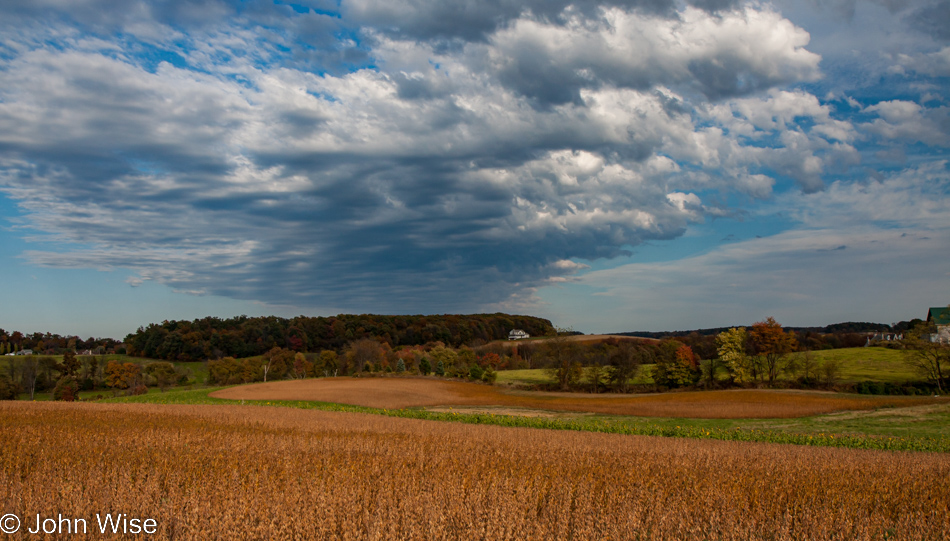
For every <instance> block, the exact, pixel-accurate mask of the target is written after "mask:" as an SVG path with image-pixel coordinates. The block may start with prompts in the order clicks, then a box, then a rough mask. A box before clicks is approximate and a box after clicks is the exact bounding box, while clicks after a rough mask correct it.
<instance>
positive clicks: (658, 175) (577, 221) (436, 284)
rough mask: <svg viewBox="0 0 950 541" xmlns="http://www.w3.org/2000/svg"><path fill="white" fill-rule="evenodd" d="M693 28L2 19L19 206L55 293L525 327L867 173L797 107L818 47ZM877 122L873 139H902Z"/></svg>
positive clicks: (546, 15)
mask: <svg viewBox="0 0 950 541" xmlns="http://www.w3.org/2000/svg"><path fill="white" fill-rule="evenodd" d="M109 6H112V7H113V8H114V9H113V12H110V13H99V11H100V10H102V9H105V8H106V7H109ZM387 6H390V7H387ZM700 7H701V8H702V9H700V8H696V7H690V6H683V5H681V4H679V3H677V4H671V3H665V2H659V1H657V2H641V3H635V4H629V3H609V2H608V3H604V4H593V3H590V4H587V3H575V4H571V5H570V6H568V5H567V4H566V3H560V4H559V3H557V2H555V3H530V2H529V3H513V2H512V3H508V2H503V1H500V2H494V3H492V2H488V3H478V4H471V5H470V4H467V3H429V2H423V1H418V2H408V1H407V2H401V3H394V4H386V5H385V6H384V5H380V4H378V3H371V2H352V3H345V4H343V6H341V7H340V9H339V10H337V11H338V12H337V11H334V10H335V6H332V5H331V6H325V5H323V4H320V3H303V4H300V5H297V6H296V8H297V9H294V8H290V7H288V6H276V5H272V4H270V3H255V2H251V3H246V4H242V5H241V6H239V7H236V6H235V5H233V4H230V3H220V4H215V3H199V4H194V3H188V2H168V3H148V2H129V3H121V5H113V4H102V3H95V2H91V1H90V2H78V3H65V4H56V3H53V2H47V3H44V4H36V5H35V6H34V7H29V8H28V7H23V8H16V7H15V6H13V5H12V4H2V5H0V12H2V13H10V14H14V15H16V17H19V20H20V21H21V22H25V21H31V22H33V23H34V24H32V25H30V24H23V25H21V27H20V28H19V29H14V28H13V26H14V25H13V23H8V24H9V25H10V26H8V28H10V30H9V34H8V37H7V39H6V40H5V41H4V43H3V49H2V51H3V54H0V72H2V77H0V190H3V191H4V193H6V194H8V195H9V196H10V197H12V198H13V199H15V200H17V201H18V204H19V205H20V207H21V208H22V209H23V210H24V211H25V212H26V218H25V220H26V221H27V222H28V223H29V224H30V225H31V227H33V228H34V229H36V230H39V231H42V232H45V233H47V234H48V236H49V237H50V238H52V239H54V240H55V241H57V242H60V243H66V244H68V245H69V247H68V248H66V249H53V248H47V249H43V248H42V247H40V249H35V250H31V251H28V252H27V253H25V254H24V256H25V257H26V258H27V259H28V260H29V261H30V262H32V263H33V264H37V265H43V266H50V267H65V268H90V267H91V268H124V269H131V270H133V271H134V272H135V273H136V276H134V277H133V278H130V280H129V283H130V285H133V286H134V285H137V284H140V283H142V282H143V281H145V280H153V281H156V282H159V283H163V284H166V285H169V286H171V287H173V288H174V289H176V290H178V291H186V292H191V293H193V294H209V295H222V296H227V297H232V298H239V299H251V300H257V301H262V302H268V303H272V304H281V305H290V306H328V305H333V306H341V307H347V308H348V309H350V310H362V311H400V312H404V311H456V310H470V309H471V307H472V306H487V305H500V303H509V304H510V305H518V303H522V304H521V305H523V303H525V302H530V301H531V295H532V294H533V292H534V291H536V290H537V288H540V287H543V286H545V285H547V284H550V283H552V282H561V283H564V282H569V281H571V280H574V279H575V278H576V277H577V276H578V275H579V274H580V273H583V272H585V271H586V270H587V269H585V267H584V265H585V264H583V263H579V262H577V261H576V260H594V259H598V258H615V257H620V256H624V255H627V254H629V253H630V252H631V248H632V247H634V246H636V245H638V244H640V243H643V242H645V241H649V240H656V239H673V238H676V237H678V236H681V235H683V234H684V232H685V231H687V229H688V228H689V227H690V226H691V224H698V223H703V222H705V221H707V220H709V219H713V218H718V217H722V216H729V215H734V214H735V213H740V212H742V211H743V209H742V208H740V207H741V203H738V202H737V201H736V196H743V197H745V198H749V197H751V198H757V199H759V200H765V199H768V198H770V197H772V196H773V195H774V194H775V193H776V192H778V193H784V192H785V191H787V190H788V187H789V186H788V185H789V184H790V183H791V182H792V180H789V179H793V180H794V181H795V182H797V183H798V186H799V187H800V188H801V189H802V190H804V191H806V192H815V193H820V190H821V189H822V188H823V187H824V186H825V178H826V176H827V174H828V173H827V172H828V171H829V170H832V169H834V168H835V167H838V166H840V167H844V168H847V167H850V166H851V165H854V164H856V163H857V162H858V158H857V151H856V150H855V148H854V146H853V145H854V144H857V142H858V141H859V140H860V139H861V134H859V133H858V130H856V128H855V127H854V124H853V123H852V122H851V121H850V119H848V118H845V117H842V116H841V115H840V114H839V113H838V112H837V111H835V110H834V108H833V107H832V106H830V105H829V104H828V103H822V102H821V101H820V100H818V99H817V98H816V97H815V96H814V95H813V94H812V93H810V92H809V91H807V90H806V89H805V87H801V88H789V87H791V86H795V85H804V84H808V83H814V82H816V81H818V80H819V79H820V77H821V73H820V71H819V69H818V63H819V60H820V58H819V57H818V55H816V54H814V53H812V52H810V51H809V50H808V49H807V46H808V43H809V34H808V33H807V32H806V31H804V30H803V29H802V28H799V27H797V26H795V25H794V24H792V23H791V22H789V21H788V20H787V19H785V18H783V17H782V16H781V15H780V14H778V13H777V12H776V11H774V10H772V9H769V8H768V7H763V6H762V5H759V4H748V5H743V6H739V5H736V4H733V3H729V2H723V3H718V2H704V3H702V5H701V6H700ZM304 8H307V9H304ZM310 8H313V9H310ZM397 8H398V9H397ZM3 10H6V11H3ZM36 10H46V11H43V12H42V13H47V12H48V13H49V14H50V17H48V20H49V21H50V22H49V24H47V25H41V24H39V23H37V22H36V21H40V20H42V17H41V15H42V13H41V12H40V11H36ZM387 10H388V11H387ZM445 10H450V11H452V10H454V11H453V13H454V12H458V13H460V14H461V16H460V17H459V18H458V19H454V20H457V21H459V24H458V25H452V24H444V25H441V26H440V25H438V24H436V22H437V21H440V20H441V21H442V22H445V21H446V20H447V19H446V17H447V15H446V12H445ZM53 15H55V16H53ZM464 21H469V22H471V23H472V25H471V26H465V25H464V24H462V22H464ZM328 36H329V37H328ZM875 107H877V108H875V109H869V110H868V111H869V112H870V113H874V114H878V115H880V118H879V119H878V120H881V121H882V122H886V123H887V125H886V126H885V125H883V124H882V125H880V126H878V125H877V124H874V123H873V122H872V123H871V124H870V126H869V129H868V131H869V133H872V134H877V135H880V136H881V137H886V138H891V137H892V136H891V135H889V134H890V133H891V132H889V131H887V130H898V131H900V130H902V129H904V128H901V127H900V126H901V123H900V122H901V121H900V119H898V118H896V117H893V115H892V116H888V115H889V114H890V113H889V109H887V107H889V106H887V105H879V106H875ZM921 114H923V113H921ZM908 129H909V127H908ZM875 130H877V131H875ZM905 131H906V130H905ZM895 133H897V132H895ZM900 133H904V132H900ZM935 133H937V134H938V135H939V133H940V132H935ZM927 137H928V138H927V139H926V140H925V142H934V141H937V139H935V138H934V137H936V136H927ZM842 164H844V165H842ZM796 193H797V191H796ZM736 244H739V243H736ZM736 244H733V245H736ZM840 245H847V246H848V250H847V252H848V253H851V252H852V247H853V246H858V245H859V244H855V243H853V242H851V241H849V240H847V239H842V241H841V242H838V243H837V244H834V246H832V247H835V246H840ZM512 303H513V304H512Z"/></svg>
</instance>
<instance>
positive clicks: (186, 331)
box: [125, 313, 554, 361]
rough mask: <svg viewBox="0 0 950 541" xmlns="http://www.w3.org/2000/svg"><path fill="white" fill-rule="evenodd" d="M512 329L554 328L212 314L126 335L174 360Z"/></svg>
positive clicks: (521, 321) (515, 320) (541, 323)
mask: <svg viewBox="0 0 950 541" xmlns="http://www.w3.org/2000/svg"><path fill="white" fill-rule="evenodd" d="M512 329H523V330H524V331H526V332H527V333H528V334H530V335H532V336H541V335H546V334H551V333H553V332H554V327H553V326H552V325H551V322H550V321H548V320H546V319H541V318H537V317H531V316H516V315H509V314H500V313H499V314H473V315H434V316H382V315H372V314H364V315H345V314H341V315H338V316H334V317H304V316H300V317H295V318H293V319H284V318H280V317H274V316H269V317H247V316H239V317H235V318H231V319H220V318H216V317H208V318H204V319H196V320H194V321H165V322H162V323H160V324H159V323H153V324H151V325H149V326H147V327H140V328H139V329H138V330H137V331H136V332H134V333H132V334H130V335H128V336H127V337H126V339H125V343H126V346H127V347H128V353H129V354H130V355H135V356H140V357H150V358H155V359H166V360H175V361H203V360H205V359H216V358H221V357H236V358H241V357H252V356H255V355H263V354H264V353H265V352H267V351H268V350H270V349H271V348H274V347H281V348H285V349H292V350H294V351H304V352H306V351H320V350H325V349H327V350H339V349H342V348H343V347H344V346H346V344H348V343H350V342H353V341H354V340H359V339H361V338H374V339H378V340H382V341H385V342H387V343H389V345H391V346H392V347H397V346H415V345H422V344H425V343H428V342H442V343H444V344H446V345H448V346H453V347H458V346H460V345H463V344H475V343H478V342H488V341H491V340H499V339H503V338H507V337H508V332H509V331H511V330H512Z"/></svg>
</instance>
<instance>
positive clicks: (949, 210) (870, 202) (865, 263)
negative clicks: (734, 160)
mask: <svg viewBox="0 0 950 541" xmlns="http://www.w3.org/2000/svg"><path fill="white" fill-rule="evenodd" d="M946 166H947V164H946V162H943V161H938V162H932V163H928V164H926V165H923V166H920V167H918V168H914V169H910V170H907V171H904V172H902V173H899V174H895V175H892V176H890V177H888V178H887V179H885V180H884V182H881V183H877V182H874V183H870V184H867V185H856V184H845V183H834V184H832V185H831V186H829V188H828V189H827V190H826V191H824V192H821V193H815V194H789V195H787V196H784V197H782V198H779V200H778V201H777V202H776V203H775V207H774V208H772V209H769V210H770V211H772V212H774V211H779V210H780V209H783V210H784V211H786V212H791V213H794V214H795V215H796V216H797V219H798V220H799V221H798V224H797V225H796V227H793V228H792V229H790V230H787V231H784V232H781V233H778V234H775V235H771V236H767V237H763V238H753V239H749V240H744V241H740V242H734V243H728V244H722V245H719V246H718V247H715V248H713V249H712V250H711V251H708V252H706V253H703V254H700V255H696V256H692V257H688V258H684V259H679V260H674V261H666V262H658V263H632V264H628V265H623V266H620V267H616V268H613V269H608V270H600V271H592V272H589V273H587V274H585V275H583V276H581V277H579V278H578V279H577V280H575V282H576V283H578V284H580V285H582V286H586V287H590V288H594V290H595V291H597V293H596V294H595V296H596V298H597V300H596V301H595V302H598V303H601V304H602V306H601V311H600V312H599V313H598V314H599V315H598V316H595V317H597V318H599V320H598V321H597V323H598V324H599V326H600V327H601V328H611V329H615V330H619V329H621V328H624V329H628V330H632V329H673V328H680V329H682V328H699V327H704V326H705V327H708V326H711V325H710V323H709V322H711V321H715V322H718V324H722V325H728V324H750V323H752V322H754V321H759V320H762V319H764V318H765V317H767V316H775V317H776V318H777V319H778V320H779V321H780V322H782V323H785V324H790V325H819V324H827V323H833V322H837V321H847V320H855V319H856V318H864V319H868V320H874V321H883V322H890V319H889V318H891V317H893V316H892V315H893V314H895V313H899V314H902V317H906V318H910V317H919V315H918V314H919V313H920V311H921V310H922V309H923V308H922V307H926V306H928V305H929V304H928V303H932V301H933V292H934V291H937V290H940V288H943V289H946V287H947V285H950V284H948V282H947V274H946V268H947V264H946V261H945V259H946V258H945V250H946V247H947V246H950V204H948V202H947V201H948V198H947V195H948V194H950V172H948V170H947V167H946ZM805 209H807V210H805ZM611 322H615V323H612V324H611ZM616 322H623V323H622V324H620V323H616ZM618 325H620V326H618Z"/></svg>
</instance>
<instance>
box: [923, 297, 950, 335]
mask: <svg viewBox="0 0 950 541" xmlns="http://www.w3.org/2000/svg"><path fill="white" fill-rule="evenodd" d="M931 322H932V323H933V324H934V325H936V326H937V334H935V335H932V336H931V340H933V341H934V342H940V343H943V344H950V306H937V307H933V308H931V309H930V311H929V312H927V323H931Z"/></svg>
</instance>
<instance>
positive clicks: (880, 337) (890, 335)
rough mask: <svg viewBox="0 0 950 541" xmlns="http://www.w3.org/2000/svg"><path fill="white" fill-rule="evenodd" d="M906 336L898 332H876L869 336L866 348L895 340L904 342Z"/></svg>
mask: <svg viewBox="0 0 950 541" xmlns="http://www.w3.org/2000/svg"><path fill="white" fill-rule="evenodd" d="M903 339H904V334H903V333H898V332H876V333H874V334H872V335H870V336H868V341H867V343H865V344H864V345H865V346H870V345H871V344H872V343H873V342H891V341H893V340H903Z"/></svg>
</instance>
